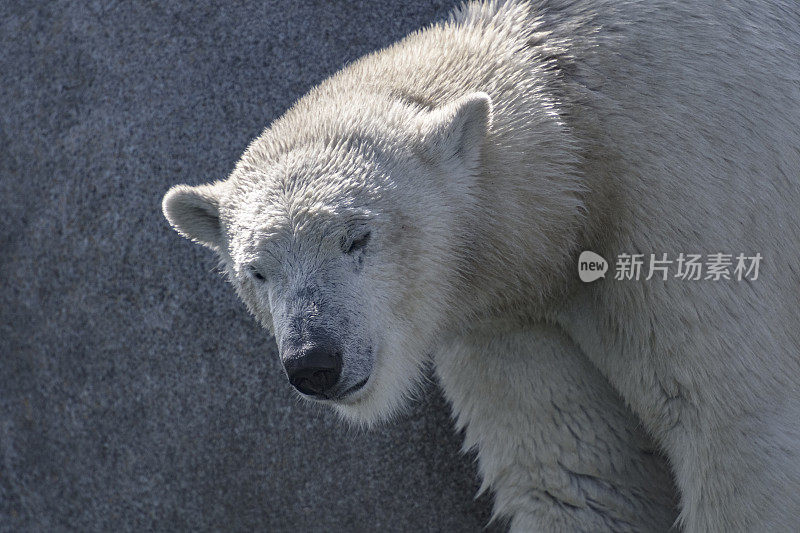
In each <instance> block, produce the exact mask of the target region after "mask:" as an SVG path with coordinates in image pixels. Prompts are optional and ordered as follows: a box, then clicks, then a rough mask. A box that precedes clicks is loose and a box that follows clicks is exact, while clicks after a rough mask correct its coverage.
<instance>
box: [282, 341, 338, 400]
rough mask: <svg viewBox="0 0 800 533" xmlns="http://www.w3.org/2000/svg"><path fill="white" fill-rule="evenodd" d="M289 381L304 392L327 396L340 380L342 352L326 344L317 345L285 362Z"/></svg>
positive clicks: (310, 394) (311, 394)
mask: <svg viewBox="0 0 800 533" xmlns="http://www.w3.org/2000/svg"><path fill="white" fill-rule="evenodd" d="M283 366H284V367H285V368H286V375H287V376H289V383H291V384H292V386H294V388H295V389H297V390H299V391H300V392H302V393H303V394H307V395H309V396H326V395H327V393H328V392H329V391H330V390H331V389H332V388H333V386H334V385H336V382H337V381H339V376H340V375H341V373H342V354H341V353H339V352H337V351H335V350H331V349H329V348H328V347H326V346H315V347H313V348H311V349H309V350H305V351H303V352H301V353H300V354H298V356H297V357H292V358H289V359H286V360H285V361H284V363H283Z"/></svg>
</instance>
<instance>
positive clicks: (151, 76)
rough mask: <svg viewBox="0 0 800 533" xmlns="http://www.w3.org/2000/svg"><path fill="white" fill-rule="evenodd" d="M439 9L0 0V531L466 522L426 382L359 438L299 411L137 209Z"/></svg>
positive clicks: (191, 264) (349, 527) (464, 462)
mask: <svg viewBox="0 0 800 533" xmlns="http://www.w3.org/2000/svg"><path fill="white" fill-rule="evenodd" d="M454 3H455V2H454V1H450V0H433V1H415V2H408V1H404V0H381V1H343V0H342V1H332V2H325V1H321V0H319V1H311V2H302V1H292V0H286V1H267V2H265V1H252V2H238V1H216V2H215V1H213V0H199V1H196V2H188V1H187V2H185V3H183V4H180V5H178V4H174V3H170V2H113V1H106V2H100V1H97V2H88V1H80V2H16V1H10V2H9V1H4V2H0V75H2V83H0V283H1V284H2V285H0V530H3V531H117V530H123V531H146V530H158V531H196V530H204V531H208V530H215V531H216V530H230V531H247V530H264V531H480V530H481V529H482V528H483V526H484V525H485V524H486V523H487V522H488V521H489V517H490V510H489V509H490V500H489V498H488V497H487V496H483V497H481V498H479V499H478V500H477V501H475V500H473V498H474V495H475V493H476V490H477V487H478V484H477V481H476V479H475V477H476V472H475V464H474V457H473V456H470V455H467V456H463V455H460V454H459V448H460V437H459V436H458V435H456V434H455V433H454V432H453V430H452V424H451V421H450V419H449V415H448V409H447V406H446V405H445V403H444V401H443V400H442V398H441V396H440V394H439V392H438V391H437V390H436V388H435V386H433V385H431V386H429V387H428V388H427V389H426V392H424V393H423V394H421V397H420V399H419V401H417V402H416V403H415V404H414V405H413V406H412V407H411V409H410V410H409V411H408V412H407V413H406V414H405V415H403V416H401V417H399V418H398V419H397V420H396V421H394V423H392V424H389V425H385V426H383V427H380V428H378V429H376V430H372V431H369V432H363V431H357V430H354V429H351V428H347V427H346V426H344V425H343V424H342V423H340V422H339V421H338V420H337V418H336V417H335V416H333V415H332V413H330V412H328V411H325V410H323V409H321V408H318V407H314V406H310V405H308V404H305V403H300V402H299V401H298V400H297V399H296V398H295V397H294V396H293V394H292V393H291V391H290V390H289V386H288V384H287V383H286V381H285V378H284V376H283V375H282V372H281V369H280V366H279V363H278V360H277V356H276V352H275V346H274V342H273V340H272V339H270V338H269V337H268V336H267V334H266V333H265V332H264V331H262V330H261V329H259V327H258V326H257V325H256V324H255V323H254V321H253V320H252V319H251V318H250V317H249V316H248V315H247V313H246V311H245V309H244V308H243V306H242V305H241V304H240V303H239V302H238V301H237V299H236V297H235V296H234V294H233V291H232V290H231V288H230V287H228V286H226V284H225V283H224V282H223V280H222V278H221V277H220V276H219V274H218V273H216V272H215V268H214V267H215V259H214V257H213V256H212V254H211V253H210V252H208V251H205V250H203V249H201V248H199V247H197V246H194V245H192V244H191V243H189V242H188V241H185V240H183V239H181V238H180V237H179V236H178V235H177V234H176V233H174V232H173V231H171V230H170V229H169V228H168V226H167V223H166V221H165V220H164V219H163V217H162V215H161V212H160V201H161V197H162V195H163V193H164V192H165V191H166V190H167V188H168V187H169V186H170V185H172V184H174V183H179V182H184V183H190V184H198V183H203V182H206V181H210V180H212V179H216V178H221V177H225V176H226V174H227V173H228V172H229V171H230V169H231V168H232V166H233V164H234V162H235V160H236V159H237V157H238V155H239V154H240V153H241V151H242V150H243V149H244V148H245V147H246V145H247V143H248V142H249V141H250V140H251V139H252V138H254V137H255V136H256V135H257V134H258V133H259V131H260V130H261V129H262V128H263V127H264V126H265V125H267V124H268V123H269V122H270V121H271V120H273V119H274V118H276V117H277V116H278V115H279V114H280V113H281V112H282V111H283V110H284V109H286V108H287V107H288V106H289V105H291V103H292V102H293V101H294V100H295V99H297V98H298V97H299V96H301V95H302V94H303V93H304V92H305V91H306V90H307V89H309V88H310V87H311V86H313V85H314V84H316V83H317V82H319V81H320V80H322V79H323V78H324V77H326V76H328V75H330V74H331V73H333V72H335V71H336V70H338V69H339V68H340V67H342V66H343V65H344V64H345V63H346V62H348V61H351V60H353V59H355V58H357V57H358V56H360V55H362V54H364V53H366V52H369V51H372V50H374V49H377V48H379V47H381V46H383V45H387V44H389V43H391V42H392V41H394V40H396V39H398V38H400V37H401V36H403V35H404V34H406V33H407V32H409V31H411V30H414V29H416V28H418V27H420V26H423V25H425V24H427V23H429V22H430V21H432V20H435V19H437V18H441V17H443V16H444V15H445V14H446V13H447V11H448V10H449V8H450V7H452V5H453V4H454Z"/></svg>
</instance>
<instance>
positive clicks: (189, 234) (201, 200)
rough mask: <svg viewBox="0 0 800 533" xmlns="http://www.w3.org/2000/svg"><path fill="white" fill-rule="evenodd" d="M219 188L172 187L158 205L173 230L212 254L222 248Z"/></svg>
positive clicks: (203, 186)
mask: <svg viewBox="0 0 800 533" xmlns="http://www.w3.org/2000/svg"><path fill="white" fill-rule="evenodd" d="M219 186H220V184H219V183H217V184H213V185H199V186H197V187H190V186H189V185H175V186H174V187H172V188H171V189H170V190H169V191H168V192H167V194H165V195H164V200H163V201H162V203H161V209H162V210H163V211H164V216H165V217H167V220H168V221H169V223H170V225H171V226H172V227H173V228H174V229H175V231H177V232H178V233H180V234H181V235H183V236H184V237H186V238H187V239H191V240H193V241H195V242H196V243H198V244H202V245H203V246H207V247H208V248H211V249H212V250H215V251H219V250H220V249H222V247H223V236H222V224H221V223H220V220H219V197H220V191H219Z"/></svg>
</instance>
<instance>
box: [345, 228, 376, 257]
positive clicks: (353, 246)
mask: <svg viewBox="0 0 800 533" xmlns="http://www.w3.org/2000/svg"><path fill="white" fill-rule="evenodd" d="M371 235H372V234H371V233H370V232H369V231H368V232H366V233H364V234H363V235H361V236H360V237H358V238H356V239H353V240H352V241H350V244H349V245H347V248H345V250H344V253H346V254H352V253H355V252H357V251H359V250H361V249H362V248H364V247H365V246H366V245H367V243H368V242H369V238H370V237H371Z"/></svg>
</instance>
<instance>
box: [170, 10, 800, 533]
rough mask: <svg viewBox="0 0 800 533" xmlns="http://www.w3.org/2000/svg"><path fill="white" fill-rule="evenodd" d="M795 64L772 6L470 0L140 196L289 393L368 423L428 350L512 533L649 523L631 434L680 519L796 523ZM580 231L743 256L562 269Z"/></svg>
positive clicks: (655, 247) (660, 496) (621, 242)
mask: <svg viewBox="0 0 800 533" xmlns="http://www.w3.org/2000/svg"><path fill="white" fill-rule="evenodd" d="M799 56H800V8H798V6H797V5H796V3H794V2H793V1H791V0H780V1H777V2H769V3H767V2H759V3H752V2H748V1H747V0H734V1H732V2H726V3H724V4H719V3H716V2H711V1H710V0H699V1H697V2H691V3H674V2H668V1H666V0H651V1H643V0H635V1H634V0H613V1H612V0H546V1H545V0H542V1H536V2H526V1H521V0H508V1H485V2H473V3H469V4H467V5H465V6H462V7H461V8H459V9H458V10H456V11H455V12H454V13H453V14H452V15H451V17H450V19H449V20H448V21H446V22H442V23H438V24H435V25H433V26H431V27H429V28H427V29H425V30H423V31H419V32H416V33H414V34H412V35H410V36H408V37H407V38H405V39H404V40H402V41H400V42H399V43H397V44H395V45H393V46H391V47H389V48H387V49H384V50H381V51H379V52H377V53H374V54H371V55H368V56H366V57H364V58H362V59H361V60H359V61H357V62H355V63H353V64H351V65H349V66H348V67H346V68H345V69H343V70H342V71H340V72H339V73H337V74H336V75H334V76H333V77H331V78H330V79H328V80H326V81H324V82H323V83H321V84H320V85H319V86H318V87H316V88H315V89H313V90H312V91H311V92H310V93H309V94H307V95H306V96H305V97H304V98H302V99H301V100H300V101H298V102H297V104H296V105H295V106H294V107H292V108H291V109H290V110H289V111H287V112H286V114H285V115H284V116H283V117H281V118H280V119H278V120H277V121H275V122H274V123H273V124H272V125H271V126H270V127H269V128H268V129H267V130H266V131H265V132H264V133H263V134H262V135H261V136H260V137H259V138H258V139H256V140H255V141H254V142H253V143H252V144H251V145H250V146H249V147H248V149H247V150H246V152H245V153H244V155H243V156H242V158H241V159H240V161H239V162H238V164H237V165H236V167H235V169H234V170H233V172H232V174H231V175H230V177H229V178H228V179H226V180H224V181H218V182H215V183H212V184H209V185H202V186H197V187H189V186H184V185H181V186H176V187H174V188H173V189H171V190H170V191H169V192H168V193H167V195H166V196H165V197H164V202H163V209H164V213H165V215H166V217H167V219H168V220H169V222H170V223H171V224H172V225H173V226H174V227H175V229H176V230H177V231H178V232H180V233H181V234H182V235H184V236H186V237H189V238H191V239H193V240H194V241H196V242H198V243H200V244H203V245H205V246H208V247H210V248H212V249H214V250H215V251H216V252H217V253H218V255H219V256H220V258H221V262H222V264H223V266H224V270H225V272H226V274H227V276H228V277H229V278H230V280H231V282H232V283H233V285H234V287H235V288H236V290H237V292H238V294H239V295H240V296H241V298H242V299H243V301H244V302H245V303H246V305H247V306H248V308H249V310H250V311H251V312H252V313H253V314H254V315H255V317H256V318H257V319H258V320H259V321H260V322H261V323H262V324H263V325H264V326H265V327H266V328H268V329H269V330H270V331H271V332H272V333H273V334H274V336H275V340H276V342H277V344H278V347H279V351H280V356H281V359H282V361H283V363H284V366H285V368H286V371H287V376H288V378H289V381H290V382H291V383H292V385H294V387H295V388H296V389H297V390H298V391H299V392H300V393H301V394H303V395H304V396H305V397H307V398H311V399H315V400H317V401H320V402H323V403H327V404H330V405H332V406H333V407H335V408H336V409H337V410H338V412H339V413H341V414H342V415H343V416H344V417H346V418H348V419H349V420H352V421H355V422H357V423H363V424H370V423H372V422H374V421H376V420H379V419H382V418H386V417H388V416H390V415H391V414H392V413H394V412H396V410H397V409H398V408H399V407H400V406H401V405H402V404H403V400H404V399H405V398H406V397H407V396H408V393H409V391H410V390H411V389H412V388H413V387H414V384H415V383H416V381H417V379H418V376H419V373H420V370H419V368H420V366H421V365H422V364H423V363H424V362H425V361H428V360H431V359H432V360H433V361H434V363H435V365H436V371H437V374H438V376H439V380H440V382H441V384H442V386H443V388H444V391H445V394H446V396H447V398H448V399H449V400H450V402H451V403H452V404H453V409H454V413H455V416H456V419H457V421H458V424H459V425H460V426H464V427H466V436H467V446H475V447H477V450H478V454H479V463H480V469H481V473H482V475H483V476H484V480H485V485H487V486H489V487H491V488H492V489H493V490H494V492H495V494H496V512H497V513H498V514H502V515H508V516H511V517H512V527H513V528H514V529H517V530H520V531H523V530H532V529H537V528H538V529H542V530H566V529H584V530H593V531H594V530H602V529H611V530H624V529H631V530H645V529H663V528H665V527H667V526H668V525H669V521H670V520H671V518H670V516H671V514H670V513H671V503H670V502H671V497H670V488H669V479H668V476H666V475H665V473H664V468H663V463H661V462H660V461H661V459H660V458H659V456H658V454H654V453H652V450H651V449H650V447H649V445H648V444H647V443H648V437H647V435H650V436H652V437H653V438H654V440H655V443H657V445H658V447H659V448H660V449H661V450H662V451H663V452H664V454H665V455H666V457H667V458H668V460H669V464H670V466H671V469H672V474H673V476H674V479H675V483H676V487H677V490H678V492H679V494H680V516H679V523H680V524H681V526H682V527H683V528H684V529H685V530H687V531H732V530H733V531H741V530H752V531H789V530H796V529H797V528H798V527H800V313H797V311H796V308H797V300H798V294H800V269H798V268H797V267H796V266H795V261H796V257H797V254H798V252H800V215H799V214H798V208H797V206H798V205H800V177H799V174H800V128H799V127H798V126H797V125H798V124H800V66H799V65H800V63H798V62H797V57H799ZM582 250H591V251H593V252H595V253H597V254H599V255H601V256H603V257H606V258H614V257H617V256H621V254H643V255H646V254H653V256H654V257H655V256H658V257H662V254H667V255H668V256H669V257H673V258H674V257H677V256H679V254H682V253H699V254H715V253H720V254H721V253H723V252H725V253H728V254H735V253H738V252H745V253H748V254H758V255H759V256H760V257H763V258H764V259H763V265H762V269H761V272H760V275H759V276H758V277H757V278H753V279H747V280H743V281H736V280H735V279H725V277H722V278H721V279H714V278H709V279H705V278H703V279H699V280H695V281H685V280H680V279H675V278H671V277H668V278H667V279H662V278H660V277H655V278H651V279H647V280H645V279H640V280H634V279H628V280H625V279H619V280H617V279H612V278H611V277H606V278H604V279H600V280H597V281H595V282H593V283H583V282H581V281H580V279H579V278H578V276H577V269H576V267H577V257H578V254H579V253H580V252H581V251H582ZM717 277H718V278H719V276H717ZM604 380H607V383H606V382H605V381H604ZM609 384H610V385H609ZM617 394H618V395H619V396H621V398H622V400H620V399H619V398H618V397H617V396H616V395H617ZM622 401H624V402H625V403H626V404H627V405H628V406H629V407H630V408H631V411H632V413H633V414H631V413H628V412H627V411H626V410H625V409H624V407H623V403H622ZM634 416H635V418H634ZM638 424H641V426H642V427H639V425H638ZM665 487H666V488H665Z"/></svg>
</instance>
